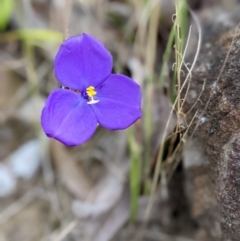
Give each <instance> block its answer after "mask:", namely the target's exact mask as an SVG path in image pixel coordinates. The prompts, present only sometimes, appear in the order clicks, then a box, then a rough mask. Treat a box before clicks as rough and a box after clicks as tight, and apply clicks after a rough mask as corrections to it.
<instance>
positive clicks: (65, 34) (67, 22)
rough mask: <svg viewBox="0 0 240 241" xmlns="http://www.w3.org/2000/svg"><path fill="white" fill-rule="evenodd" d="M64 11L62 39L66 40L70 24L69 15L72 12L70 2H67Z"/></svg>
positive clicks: (69, 0)
mask: <svg viewBox="0 0 240 241" xmlns="http://www.w3.org/2000/svg"><path fill="white" fill-rule="evenodd" d="M65 9H66V11H65V18H64V39H65V40H66V39H68V37H69V32H68V27H69V22H70V15H71V12H72V0H67V2H66V5H65Z"/></svg>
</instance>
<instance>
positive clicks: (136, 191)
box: [127, 128, 142, 222]
mask: <svg viewBox="0 0 240 241" xmlns="http://www.w3.org/2000/svg"><path fill="white" fill-rule="evenodd" d="M127 136H128V145H129V150H130V192H131V203H130V220H131V221H132V222H134V221H135V220H136V215H137V207H138V199H139V195H140V183H141V167H142V163H141V162H142V160H141V149H140V147H139V145H138V143H137V142H136V140H135V137H134V130H133V128H129V129H128V130H127Z"/></svg>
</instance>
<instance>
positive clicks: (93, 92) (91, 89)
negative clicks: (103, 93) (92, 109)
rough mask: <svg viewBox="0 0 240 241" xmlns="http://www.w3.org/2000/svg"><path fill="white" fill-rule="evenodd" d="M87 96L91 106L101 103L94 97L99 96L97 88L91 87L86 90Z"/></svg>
mask: <svg viewBox="0 0 240 241" xmlns="http://www.w3.org/2000/svg"><path fill="white" fill-rule="evenodd" d="M86 93H87V96H88V97H89V101H88V102H87V103H88V104H89V105H93V104H96V103H98V102H99V100H94V98H93V96H94V95H96V94H97V92H96V91H95V88H94V87H93V86H89V87H88V88H87V89H86Z"/></svg>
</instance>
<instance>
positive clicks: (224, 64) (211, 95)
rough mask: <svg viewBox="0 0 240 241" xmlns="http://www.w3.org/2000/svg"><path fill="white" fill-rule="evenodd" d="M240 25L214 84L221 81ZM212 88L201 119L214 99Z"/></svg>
mask: <svg viewBox="0 0 240 241" xmlns="http://www.w3.org/2000/svg"><path fill="white" fill-rule="evenodd" d="M239 26H240V23H239V24H238V25H237V27H236V29H235V33H234V36H233V39H232V42H231V45H230V47H229V50H228V53H227V55H226V58H225V60H224V62H223V65H222V68H221V70H220V73H219V75H218V77H217V80H216V81H215V82H214V83H213V84H212V86H216V85H217V83H218V82H219V80H220V78H221V75H222V73H223V70H224V69H225V66H226V63H227V60H228V57H229V55H230V53H231V50H232V47H233V43H234V42H235V39H236V37H237V33H238V30H239ZM212 89H213V90H212V92H211V93H210V96H209V98H208V101H207V103H206V105H205V108H204V110H203V112H202V115H201V117H200V118H199V120H201V119H202V117H203V115H204V114H205V112H206V110H207V108H208V105H209V103H210V100H211V99H212V97H213V95H214V88H212ZM200 122H201V121H198V123H197V125H196V127H195V129H194V131H193V133H192V135H191V138H192V137H193V135H194V133H195V132H196V130H197V128H198V126H199V124H200Z"/></svg>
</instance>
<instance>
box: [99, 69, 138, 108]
mask: <svg viewBox="0 0 240 241" xmlns="http://www.w3.org/2000/svg"><path fill="white" fill-rule="evenodd" d="M96 91H97V98H104V99H111V100H114V101H119V102H121V103H125V104H126V105H132V106H139V107H140V106H141V98H142V94H141V89H140V86H139V85H138V84H137V83H136V82H135V81H134V80H132V79H131V78H129V77H127V76H125V75H122V74H111V75H109V77H108V78H107V79H106V81H105V82H104V83H103V84H102V85H101V86H99V87H98V88H96Z"/></svg>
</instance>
